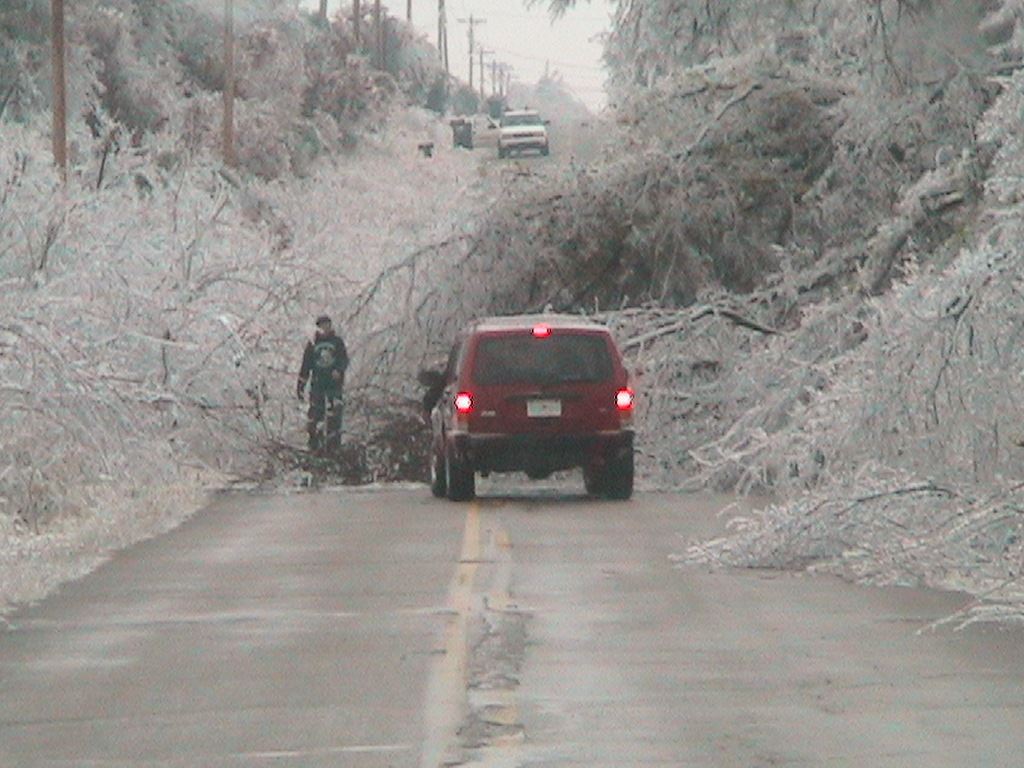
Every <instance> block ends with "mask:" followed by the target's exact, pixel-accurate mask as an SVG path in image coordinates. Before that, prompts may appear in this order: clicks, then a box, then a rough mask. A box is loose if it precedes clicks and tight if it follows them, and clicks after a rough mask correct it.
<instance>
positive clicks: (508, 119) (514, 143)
mask: <svg viewBox="0 0 1024 768" xmlns="http://www.w3.org/2000/svg"><path fill="white" fill-rule="evenodd" d="M529 150H537V151H538V152H540V153H541V154H542V155H547V154H548V153H549V152H550V151H551V148H550V145H549V143H548V121H547V120H544V119H543V118H541V116H540V113H539V112H538V111H537V110H535V109H514V110H509V111H508V112H505V113H504V114H503V115H502V116H501V127H500V129H499V132H498V157H501V158H505V157H508V156H509V155H511V154H512V153H513V152H526V151H529Z"/></svg>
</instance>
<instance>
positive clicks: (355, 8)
mask: <svg viewBox="0 0 1024 768" xmlns="http://www.w3.org/2000/svg"><path fill="white" fill-rule="evenodd" d="M362 25H363V9H362V8H361V7H360V4H359V0H352V31H353V34H354V35H355V38H356V48H358V47H359V43H360V42H361V40H360V37H361V31H360V28H361V27H362Z"/></svg>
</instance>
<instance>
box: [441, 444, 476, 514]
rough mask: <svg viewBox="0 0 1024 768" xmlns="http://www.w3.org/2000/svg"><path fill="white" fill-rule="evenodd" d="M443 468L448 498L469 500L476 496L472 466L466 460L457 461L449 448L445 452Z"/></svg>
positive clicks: (453, 452)
mask: <svg viewBox="0 0 1024 768" xmlns="http://www.w3.org/2000/svg"><path fill="white" fill-rule="evenodd" d="M444 469H445V485H446V486H447V491H448V498H449V499H451V500H452V501H469V500H470V499H472V498H473V497H474V496H476V476H475V475H474V474H473V468H472V467H471V466H469V465H468V464H466V462H463V461H459V459H458V458H457V457H456V456H455V451H454V450H452V449H451V448H449V449H448V450H447V451H446V452H445V461H444Z"/></svg>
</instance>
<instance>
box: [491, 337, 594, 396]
mask: <svg viewBox="0 0 1024 768" xmlns="http://www.w3.org/2000/svg"><path fill="white" fill-rule="evenodd" d="M612 375H613V367H612V360H611V356H610V355H609V354H608V344H607V343H606V341H605V339H604V337H603V336H598V335H589V334H562V335H559V334H557V333H556V334H555V335H553V336H551V337H549V338H546V339H536V338H534V337H533V336H532V335H523V336H490V337H484V338H482V339H480V342H479V346H478V347H477V353H476V360H475V361H474V364H473V381H475V382H476V383H478V384H561V383H565V382H577V381H578V382H600V381H607V380H608V379H610V378H612Z"/></svg>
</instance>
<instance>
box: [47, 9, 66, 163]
mask: <svg viewBox="0 0 1024 768" xmlns="http://www.w3.org/2000/svg"><path fill="white" fill-rule="evenodd" d="M50 12H51V19H50V22H51V28H50V46H51V48H52V49H53V50H52V58H53V137H52V143H53V163H54V165H56V166H57V171H58V172H59V173H60V180H61V181H62V182H67V180H68V129H67V80H66V75H65V72H64V46H65V42H64V0H51V3H50Z"/></svg>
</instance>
